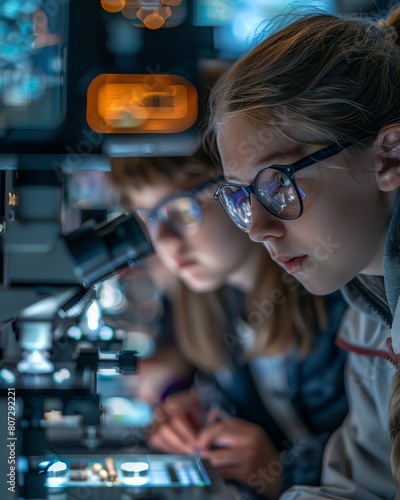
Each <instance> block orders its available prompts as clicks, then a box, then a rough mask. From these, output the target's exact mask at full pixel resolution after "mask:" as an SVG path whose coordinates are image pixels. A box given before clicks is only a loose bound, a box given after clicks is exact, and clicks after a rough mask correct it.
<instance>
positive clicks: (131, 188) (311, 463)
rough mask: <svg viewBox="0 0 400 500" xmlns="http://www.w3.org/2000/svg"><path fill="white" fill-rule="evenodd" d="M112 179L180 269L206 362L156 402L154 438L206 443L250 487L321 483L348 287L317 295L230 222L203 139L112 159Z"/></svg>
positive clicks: (187, 314) (179, 308)
mask: <svg viewBox="0 0 400 500" xmlns="http://www.w3.org/2000/svg"><path fill="white" fill-rule="evenodd" d="M111 181H112V183H113V184H114V185H115V186H117V187H118V189H119V191H120V193H121V201H122V204H123V205H124V206H125V207H127V208H129V209H132V208H134V209H136V210H137V212H138V213H139V214H140V216H141V217H142V219H143V220H144V222H145V224H146V225H147V227H148V229H149V233H150V235H151V237H152V239H153V242H154V245H155V250H156V254H157V255H158V257H159V259H160V260H161V261H162V262H163V263H164V264H165V266H166V267H167V268H168V269H169V270H170V271H172V272H173V273H174V274H175V275H176V276H178V277H179V278H180V281H181V287H180V290H179V291H178V292H177V294H176V297H175V304H174V314H175V319H176V335H177V339H178V344H179V345H180V346H181V348H182V350H183V352H184V354H185V355H186V357H187V358H188V360H190V361H191V362H192V363H193V364H194V365H195V366H196V367H197V368H198V369H199V373H198V375H197V377H196V383H195V388H194V390H193V391H191V392H190V394H184V395H181V396H176V397H170V398H168V399H167V400H166V401H165V402H163V403H161V404H160V405H159V406H158V407H157V408H156V409H155V413H154V422H153V425H152V431H151V435H150V437H149V445H150V446H151V447H152V448H153V449H156V450H161V451H163V452H168V453H198V454H200V455H201V456H202V457H203V458H205V459H208V460H209V461H210V462H211V464H212V465H213V466H214V467H216V468H217V469H218V471H219V472H220V474H221V475H222V476H223V477H224V478H225V479H226V480H231V481H233V480H234V481H236V482H238V483H240V484H241V485H243V487H246V488H247V491H248V493H246V494H249V495H250V494H255V495H256V494H259V495H261V497H263V496H268V497H269V498H277V497H278V496H279V494H280V493H281V492H282V491H283V490H284V489H286V488H288V487H289V486H291V485H293V484H300V483H311V484H319V481H320V465H321V461H322V452H323V449H324V445H325V443H326V440H327V439H328V437H329V436H330V434H331V433H332V432H333V431H334V430H335V429H336V428H337V427H338V425H340V423H341V422H342V420H343V418H344V416H345V414H346V412H347V405H346V398H345V395H344V388H343V367H344V361H345V353H344V352H343V351H342V350H340V349H338V348H337V346H335V344H334V339H335V336H336V332H337V329H338V328H339V323H340V321H341V318H342V315H343V313H344V310H345V308H346V306H345V303H344V301H342V299H341V297H340V294H339V293H336V294H333V295H331V296H329V297H326V298H322V297H316V296H313V295H311V294H309V293H308V292H306V290H305V289H304V288H303V287H302V286H300V285H299V283H298V282H297V281H296V280H295V279H294V278H293V277H291V276H290V275H289V274H288V273H287V272H286V271H285V270H283V269H281V268H280V267H279V266H278V265H277V264H276V263H274V262H273V261H272V260H271V259H270V258H269V256H268V253H267V252H266V251H265V249H264V248H263V246H262V245H258V244H255V243H253V242H251V241H250V240H249V238H248V236H247V235H246V234H245V233H243V232H242V231H239V230H238V229H237V228H235V227H234V226H233V225H231V224H229V221H228V220H227V217H226V214H225V213H224V211H223V209H222V208H221V207H220V205H219V204H218V203H216V202H215V200H214V193H215V191H216V189H217V188H218V186H219V185H220V184H221V182H222V176H221V170H220V169H219V168H215V167H214V166H213V165H212V163H211V160H210V159H209V157H208V156H206V155H205V154H204V152H202V150H200V151H198V152H197V154H196V155H195V156H193V157H191V158H184V157H174V158H159V157H154V158H113V159H112V171H111ZM205 410H209V411H208V412H207V411H205ZM228 413H229V418H227V415H228ZM249 498H250V497H249Z"/></svg>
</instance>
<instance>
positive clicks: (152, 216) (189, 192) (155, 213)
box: [134, 174, 224, 231]
mask: <svg viewBox="0 0 400 500" xmlns="http://www.w3.org/2000/svg"><path fill="white" fill-rule="evenodd" d="M222 179H224V176H223V174H221V175H219V176H218V177H216V178H214V179H213V180H207V181H205V182H203V183H201V184H199V185H197V186H194V187H193V188H191V189H186V190H184V191H179V192H178V193H174V194H171V195H170V196H167V197H166V198H164V199H163V200H161V201H160V202H159V203H157V205H156V206H155V207H154V208H151V209H150V208H140V207H138V208H135V209H134V211H135V212H138V213H139V216H140V212H142V213H143V214H144V215H145V217H146V219H147V220H148V221H149V225H150V224H151V222H153V221H156V222H157V223H159V222H161V223H163V224H166V225H167V226H168V227H169V228H170V229H171V230H172V231H175V230H176V229H175V228H174V227H172V225H169V224H168V219H165V218H164V217H161V216H160V213H161V212H160V210H161V209H162V207H163V206H165V205H166V204H168V203H169V202H170V201H172V200H176V199H179V198H191V199H193V200H195V201H196V203H197V204H198V205H199V207H200V210H201V211H202V210H203V209H202V207H201V206H200V204H199V203H198V201H197V200H196V196H197V195H198V194H200V193H201V192H202V191H204V190H205V189H207V188H208V187H209V186H212V185H213V184H216V183H217V182H219V181H221V180H222ZM143 222H144V223H145V224H146V221H143Z"/></svg>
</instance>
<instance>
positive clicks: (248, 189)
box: [214, 142, 354, 226]
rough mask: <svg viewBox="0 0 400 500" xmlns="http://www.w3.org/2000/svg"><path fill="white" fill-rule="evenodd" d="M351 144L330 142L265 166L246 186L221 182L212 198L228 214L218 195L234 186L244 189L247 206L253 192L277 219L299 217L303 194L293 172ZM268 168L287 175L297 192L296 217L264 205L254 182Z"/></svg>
mask: <svg viewBox="0 0 400 500" xmlns="http://www.w3.org/2000/svg"><path fill="white" fill-rule="evenodd" d="M353 144H354V143H352V142H350V143H344V144H342V143H337V144H331V145H330V146H327V147H324V148H322V149H319V150H318V151H315V153H312V154H310V155H307V156H305V157H304V158H301V159H300V160H298V161H296V162H294V163H292V164H291V165H270V166H269V167H265V168H263V169H262V170H260V171H259V172H258V173H257V175H256V176H255V177H254V179H253V182H251V184H249V185H248V186H243V185H240V184H234V183H226V184H222V185H221V186H219V187H218V189H217V191H216V192H215V193H214V199H215V200H217V201H219V203H220V204H221V205H222V207H223V208H224V210H225V212H227V214H228V215H229V212H228V207H225V205H224V204H223V203H222V201H221V200H220V198H219V197H220V193H221V191H222V190H223V189H224V188H227V187H234V188H237V189H241V190H243V191H244V193H246V196H247V199H248V200H249V206H251V204H250V196H251V195H252V194H254V196H255V197H256V198H257V200H258V201H259V202H260V203H261V205H262V206H263V208H265V210H267V212H269V213H270V214H271V215H273V216H274V217H276V218H277V219H281V220H296V219H298V218H299V217H301V215H302V214H303V210H304V205H303V196H302V194H301V192H300V188H299V187H298V185H297V182H296V179H295V177H294V174H295V173H296V172H298V171H299V170H301V169H303V168H305V167H310V166H311V165H314V164H315V163H318V162H320V161H322V160H326V159H328V158H330V157H332V156H335V155H337V154H339V153H341V152H342V151H344V150H345V149H347V148H348V147H350V146H351V145H353ZM268 169H274V170H276V171H277V172H280V173H282V174H284V175H286V177H288V178H289V179H290V182H291V183H292V184H293V186H294V189H295V191H296V193H297V197H298V200H299V204H300V212H299V215H298V216H297V217H294V218H291V219H287V218H285V217H280V216H279V215H277V214H275V213H273V212H272V211H271V210H270V209H269V208H268V207H266V206H265V205H264V203H263V201H262V199H261V197H260V196H259V195H258V193H257V189H256V183H257V180H258V178H259V177H260V175H261V174H262V173H263V172H265V171H266V170H268ZM229 218H230V219H231V220H232V222H233V223H234V224H235V225H236V226H237V224H236V223H235V221H233V219H232V217H230V215H229Z"/></svg>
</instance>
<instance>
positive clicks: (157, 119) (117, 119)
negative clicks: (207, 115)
mask: <svg viewBox="0 0 400 500" xmlns="http://www.w3.org/2000/svg"><path fill="white" fill-rule="evenodd" d="M197 111H198V98H197V91H196V89H195V87H194V86H193V85H192V84H191V83H190V82H188V81H187V80H185V79H184V78H182V77H180V76H176V75H159V74H147V75H115V74H114V75H113V74H103V75H99V76H97V77H96V78H95V79H94V80H92V82H91V83H90V85H89V88H88V93H87V113H86V118H87V122H88V124H89V126H90V127H91V128H92V129H93V130H95V131H96V132H101V133H105V134H110V133H119V134H120V133H126V134H128V133H129V134H131V133H175V132H182V131H183V130H187V129H188V128H189V127H191V126H192V125H193V124H194V122H195V121H196V118H197Z"/></svg>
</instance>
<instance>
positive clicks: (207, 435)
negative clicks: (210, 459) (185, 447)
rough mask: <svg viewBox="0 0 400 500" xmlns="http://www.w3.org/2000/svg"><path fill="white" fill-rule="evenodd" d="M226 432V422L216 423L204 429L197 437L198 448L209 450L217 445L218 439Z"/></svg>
mask: <svg viewBox="0 0 400 500" xmlns="http://www.w3.org/2000/svg"><path fill="white" fill-rule="evenodd" d="M224 432H226V424H225V423H224V422H216V423H214V424H210V425H207V426H206V427H204V428H203V429H202V430H201V431H200V432H199V435H198V436H197V441H196V446H197V447H198V449H200V450H207V449H209V448H211V446H212V445H213V444H214V443H215V441H216V439H217V438H218V437H219V436H221V435H222V433H224Z"/></svg>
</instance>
